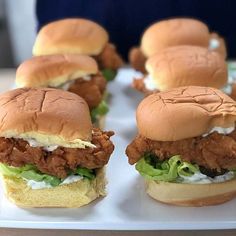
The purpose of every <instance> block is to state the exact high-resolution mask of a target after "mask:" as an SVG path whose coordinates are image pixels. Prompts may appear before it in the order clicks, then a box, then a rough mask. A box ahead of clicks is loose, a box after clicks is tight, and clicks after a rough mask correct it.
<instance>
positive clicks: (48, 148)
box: [25, 139, 58, 152]
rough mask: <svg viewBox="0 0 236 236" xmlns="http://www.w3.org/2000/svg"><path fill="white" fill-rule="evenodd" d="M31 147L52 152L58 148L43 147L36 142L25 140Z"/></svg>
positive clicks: (55, 146)
mask: <svg viewBox="0 0 236 236" xmlns="http://www.w3.org/2000/svg"><path fill="white" fill-rule="evenodd" d="M25 141H27V142H28V143H29V145H30V146H31V147H43V149H44V150H46V151H48V152H52V151H54V150H55V149H57V148H58V145H50V146H43V145H42V144H41V143H39V142H37V141H36V140H35V139H25Z"/></svg>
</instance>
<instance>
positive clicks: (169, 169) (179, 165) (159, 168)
mask: <svg viewBox="0 0 236 236" xmlns="http://www.w3.org/2000/svg"><path fill="white" fill-rule="evenodd" d="M135 168H136V170H137V171H138V172H139V173H140V174H141V175H142V176H143V177H144V178H146V179H152V180H157V181H165V182H174V181H176V180H177V179H178V178H180V177H181V176H192V175H194V174H195V173H197V172H199V168H198V166H197V165H192V164H190V163H188V162H184V161H182V160H181V158H180V156H179V155H176V156H173V157H171V158H170V159H168V160H164V161H160V160H158V158H156V157H155V156H154V155H151V154H146V155H145V156H144V157H143V158H142V159H141V160H139V161H138V162H137V164H136V166H135Z"/></svg>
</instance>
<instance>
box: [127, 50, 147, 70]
mask: <svg viewBox="0 0 236 236" xmlns="http://www.w3.org/2000/svg"><path fill="white" fill-rule="evenodd" d="M146 60H147V58H146V57H145V56H144V55H143V53H142V51H141V50H140V48H138V47H133V48H131V50H130V52H129V63H130V65H131V67H132V68H134V69H135V70H137V71H140V72H142V73H143V74H146V73H147V71H146V69H145V63H146Z"/></svg>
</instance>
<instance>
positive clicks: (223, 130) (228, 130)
mask: <svg viewBox="0 0 236 236" xmlns="http://www.w3.org/2000/svg"><path fill="white" fill-rule="evenodd" d="M234 128H235V127H234V126H233V127H229V128H222V127H214V128H213V129H212V130H210V132H208V133H207V134H203V135H202V137H206V136H207V135H209V134H211V133H213V132H214V131H216V132H218V133H219V134H230V133H231V132H232V131H233V130H234Z"/></svg>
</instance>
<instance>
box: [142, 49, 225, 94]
mask: <svg viewBox="0 0 236 236" xmlns="http://www.w3.org/2000/svg"><path fill="white" fill-rule="evenodd" d="M146 69H147V71H148V72H149V73H150V75H151V77H152V78H153V79H154V81H155V83H156V84H157V87H158V89H159V90H160V91H165V90H167V89H171V88H176V87H181V86H190V85H196V86H206V87H215V88H222V87H223V86H225V85H226V83H227V79H228V70H227V64H226V62H225V60H224V59H223V58H222V57H221V56H220V54H219V53H217V52H213V51H209V50H208V49H207V48H203V47H197V46H176V47H169V48H166V49H164V50H162V51H161V52H160V53H157V54H155V55H154V56H152V57H150V58H149V59H148V60H147V62H146Z"/></svg>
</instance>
